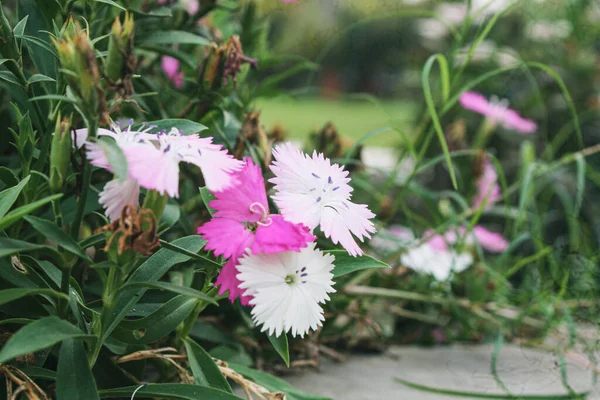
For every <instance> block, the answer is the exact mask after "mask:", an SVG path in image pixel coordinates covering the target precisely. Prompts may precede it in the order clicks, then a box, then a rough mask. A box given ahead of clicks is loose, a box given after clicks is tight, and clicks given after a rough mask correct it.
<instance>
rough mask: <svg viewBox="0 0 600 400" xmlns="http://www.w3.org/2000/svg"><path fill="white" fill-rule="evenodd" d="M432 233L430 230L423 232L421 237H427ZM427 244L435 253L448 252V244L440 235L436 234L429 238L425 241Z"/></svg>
mask: <svg viewBox="0 0 600 400" xmlns="http://www.w3.org/2000/svg"><path fill="white" fill-rule="evenodd" d="M432 233H433V231H432V230H431V229H430V230H427V231H425V233H424V234H423V236H424V237H428V236H429V235H431V234H432ZM427 244H428V245H430V246H431V247H432V248H433V249H434V250H436V251H446V250H448V244H447V243H446V238H445V237H444V236H443V235H440V234H437V233H436V234H434V235H433V236H431V238H430V239H429V240H428V241H427Z"/></svg>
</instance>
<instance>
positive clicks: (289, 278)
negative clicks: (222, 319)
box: [285, 274, 296, 285]
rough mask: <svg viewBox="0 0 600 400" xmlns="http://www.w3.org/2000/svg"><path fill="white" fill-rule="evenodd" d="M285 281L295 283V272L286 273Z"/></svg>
mask: <svg viewBox="0 0 600 400" xmlns="http://www.w3.org/2000/svg"><path fill="white" fill-rule="evenodd" d="M285 283H287V284H288V285H293V284H294V283H296V274H289V275H286V277H285Z"/></svg>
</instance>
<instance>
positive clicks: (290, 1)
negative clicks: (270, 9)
mask: <svg viewBox="0 0 600 400" xmlns="http://www.w3.org/2000/svg"><path fill="white" fill-rule="evenodd" d="M281 1H282V2H284V3H295V2H296V0H281Z"/></svg>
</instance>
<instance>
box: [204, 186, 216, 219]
mask: <svg viewBox="0 0 600 400" xmlns="http://www.w3.org/2000/svg"><path fill="white" fill-rule="evenodd" d="M200 196H201V197H202V201H203V202H204V205H205V206H206V209H207V210H208V212H209V213H210V215H211V217H212V216H213V215H214V213H216V212H217V210H215V209H214V208H212V207H210V206H209V205H208V204H209V203H210V202H211V201H213V200H214V199H215V195H214V194H212V193H211V192H210V190H208V188H207V187H206V186H202V187H201V188H200Z"/></svg>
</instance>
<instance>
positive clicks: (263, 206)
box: [198, 159, 315, 303]
mask: <svg viewBox="0 0 600 400" xmlns="http://www.w3.org/2000/svg"><path fill="white" fill-rule="evenodd" d="M233 178H234V179H236V180H237V181H239V182H240V183H239V184H238V185H235V186H233V187H231V188H228V189H225V190H223V191H221V192H216V193H215V194H214V195H215V200H213V201H211V202H210V203H209V207H211V208H213V209H214V210H216V212H215V214H214V216H213V217H214V218H213V219H211V220H210V221H209V222H207V223H205V224H204V225H202V226H200V227H199V228H198V234H200V235H202V238H203V239H204V240H206V241H207V242H208V243H207V244H206V249H207V250H213V251H214V253H215V255H217V256H221V255H222V256H224V257H225V258H229V259H230V260H229V263H228V265H227V264H226V266H224V267H223V270H222V271H221V274H220V275H219V278H218V279H217V285H219V286H220V290H219V294H223V293H224V292H226V291H227V290H229V298H230V299H231V301H233V300H235V298H236V297H238V296H239V294H240V291H239V290H238V287H239V281H238V280H237V279H236V278H235V273H234V272H235V271H234V269H235V265H236V264H237V259H238V258H239V257H241V256H242V255H243V254H244V252H245V251H246V249H249V250H250V251H251V252H252V253H253V254H258V253H264V254H273V253H279V252H283V251H298V250H300V249H301V248H303V247H306V246H307V243H308V242H311V241H313V240H315V237H314V236H313V235H312V234H310V233H309V231H308V228H306V227H305V226H303V225H301V224H296V223H291V222H288V221H286V220H284V219H283V217H282V216H281V215H277V214H270V213H269V204H268V202H267V193H266V190H265V181H264V178H263V176H262V171H261V169H260V167H259V166H257V165H256V164H254V163H253V162H252V160H251V159H246V160H245V166H244V167H243V169H242V170H240V171H238V172H236V173H235V174H234V176H233ZM241 300H242V303H245V302H247V300H248V299H244V298H242V299H241Z"/></svg>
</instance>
